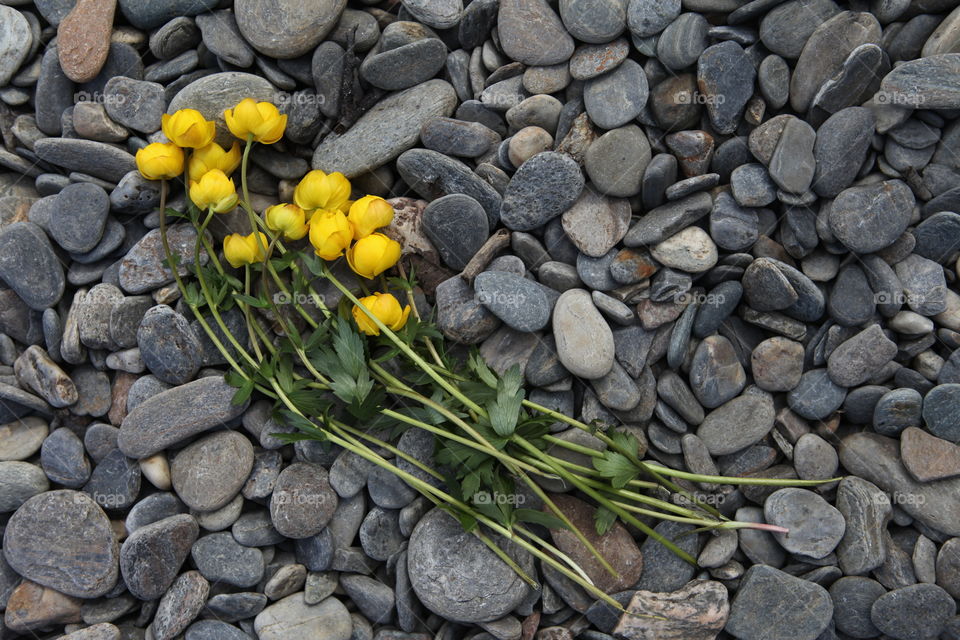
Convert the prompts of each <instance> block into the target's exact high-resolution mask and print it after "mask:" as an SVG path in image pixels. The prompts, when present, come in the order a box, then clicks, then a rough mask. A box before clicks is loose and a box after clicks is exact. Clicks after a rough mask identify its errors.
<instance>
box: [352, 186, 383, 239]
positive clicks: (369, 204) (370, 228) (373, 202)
mask: <svg viewBox="0 0 960 640" xmlns="http://www.w3.org/2000/svg"><path fill="white" fill-rule="evenodd" d="M347 219H348V220H350V225H351V226H352V227H353V239H354V240H359V239H360V238H366V237H367V236H368V235H370V234H371V233H373V232H374V231H376V230H377V229H379V228H380V227H385V226H387V225H388V224H390V222H391V221H392V220H393V207H391V206H390V203H389V202H387V201H386V200H384V199H383V198H381V197H380V196H363V197H362V198H360V199H359V200H357V201H356V202H354V203H353V204H352V205H350V214H349V215H348V216H347Z"/></svg>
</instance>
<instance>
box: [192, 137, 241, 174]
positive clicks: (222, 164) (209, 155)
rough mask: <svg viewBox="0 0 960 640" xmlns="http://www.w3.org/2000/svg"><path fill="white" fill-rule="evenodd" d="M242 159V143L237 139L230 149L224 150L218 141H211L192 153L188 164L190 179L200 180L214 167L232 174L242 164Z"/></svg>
mask: <svg viewBox="0 0 960 640" xmlns="http://www.w3.org/2000/svg"><path fill="white" fill-rule="evenodd" d="M240 159H241V154H240V143H239V142H237V141H236V140H234V142H233V146H232V147H231V148H230V151H224V149H223V147H221V146H220V145H218V144H217V143H216V142H211V143H210V144H208V145H207V146H205V147H203V148H201V149H197V150H196V151H194V152H193V154H191V155H190V164H189V166H188V170H189V173H190V179H191V180H199V179H200V178H202V177H203V174H205V173H206V172H208V171H213V170H214V169H220V171H223V172H224V173H225V174H227V175H230V174H231V173H233V171H234V170H235V169H236V168H237V167H239V166H240Z"/></svg>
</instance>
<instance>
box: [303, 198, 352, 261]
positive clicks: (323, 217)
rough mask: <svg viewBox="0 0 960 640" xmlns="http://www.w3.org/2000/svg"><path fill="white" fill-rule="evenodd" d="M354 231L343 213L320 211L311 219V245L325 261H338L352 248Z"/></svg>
mask: <svg viewBox="0 0 960 640" xmlns="http://www.w3.org/2000/svg"><path fill="white" fill-rule="evenodd" d="M352 240H353V229H352V228H351V227H350V223H349V222H347V216H345V215H343V212H342V211H326V210H320V211H317V212H316V213H315V214H313V217H312V218H310V244H312V245H313V248H314V249H315V250H316V252H317V255H318V256H320V257H321V258H323V259H324V260H336V259H337V258H339V257H340V256H341V255H343V252H344V251H345V250H346V249H347V247H349V246H350V242H351V241H352Z"/></svg>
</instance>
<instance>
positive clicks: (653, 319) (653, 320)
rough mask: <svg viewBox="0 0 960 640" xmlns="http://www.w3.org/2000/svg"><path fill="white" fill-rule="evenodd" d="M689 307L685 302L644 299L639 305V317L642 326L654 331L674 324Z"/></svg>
mask: <svg viewBox="0 0 960 640" xmlns="http://www.w3.org/2000/svg"><path fill="white" fill-rule="evenodd" d="M686 308H687V305H686V304H685V303H683V302H673V301H670V300H667V301H666V302H654V301H653V300H651V299H650V298H644V299H643V300H641V301H640V304H638V305H637V315H639V316H640V324H642V325H643V328H644V329H646V330H647V331H653V330H654V329H656V328H657V327H660V326H662V325H665V324H667V323H668V322H673V321H674V320H676V319H677V318H679V317H680V314H681V313H683V310H684V309H686Z"/></svg>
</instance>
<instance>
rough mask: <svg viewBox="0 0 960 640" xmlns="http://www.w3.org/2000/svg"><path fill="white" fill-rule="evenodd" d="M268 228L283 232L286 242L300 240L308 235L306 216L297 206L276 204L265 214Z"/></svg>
mask: <svg viewBox="0 0 960 640" xmlns="http://www.w3.org/2000/svg"><path fill="white" fill-rule="evenodd" d="M263 218H264V220H265V221H266V223H267V228H269V229H270V230H271V231H282V232H283V237H284V239H286V240H299V239H300V238H302V237H303V236H305V235H307V229H308V227H307V222H306V215H305V214H304V213H303V209H301V208H300V207H298V206H297V205H295V204H275V205H273V206H272V207H269V208H268V209H267V210H266V211H264V212H263Z"/></svg>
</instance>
